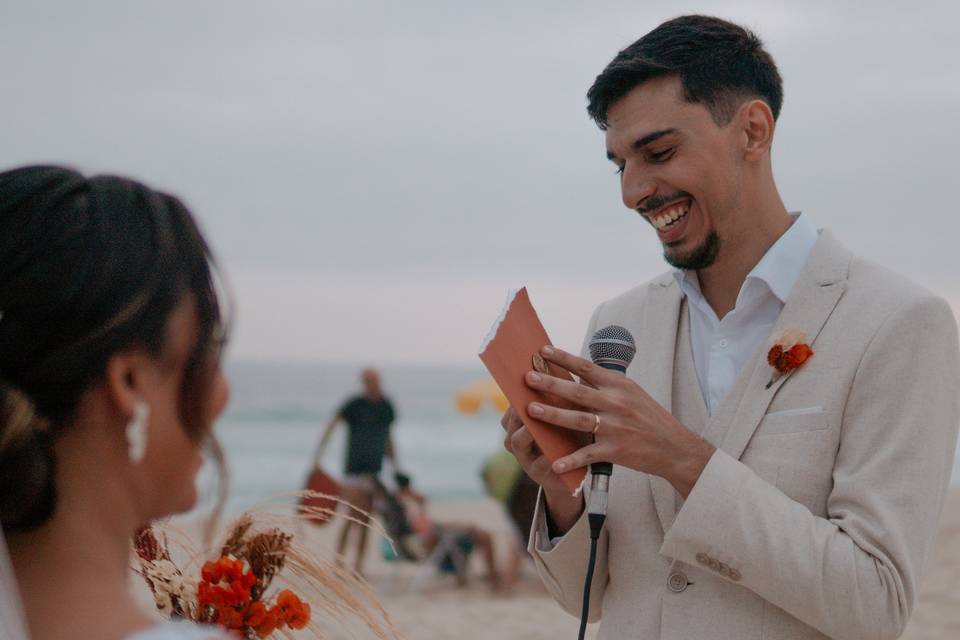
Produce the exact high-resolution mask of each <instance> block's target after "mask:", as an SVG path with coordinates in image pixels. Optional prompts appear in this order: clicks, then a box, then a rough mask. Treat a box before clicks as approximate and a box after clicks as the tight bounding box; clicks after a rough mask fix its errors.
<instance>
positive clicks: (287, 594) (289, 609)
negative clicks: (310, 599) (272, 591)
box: [277, 589, 310, 629]
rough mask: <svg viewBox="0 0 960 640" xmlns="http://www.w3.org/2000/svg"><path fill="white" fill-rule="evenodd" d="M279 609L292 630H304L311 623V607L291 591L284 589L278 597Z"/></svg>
mask: <svg viewBox="0 0 960 640" xmlns="http://www.w3.org/2000/svg"><path fill="white" fill-rule="evenodd" d="M277 607H278V608H279V609H280V612H281V614H282V615H283V620H284V621H285V622H286V623H287V626H289V627H290V628H291V629H303V628H304V627H305V626H307V623H309V622H310V605H309V604H307V603H305V602H303V601H302V600H300V598H298V597H297V595H296V594H295V593H293V592H292V591H290V590H289V589H284V590H283V591H281V592H280V593H279V594H278V595H277Z"/></svg>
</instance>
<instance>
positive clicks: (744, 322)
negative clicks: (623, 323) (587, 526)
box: [540, 213, 818, 551]
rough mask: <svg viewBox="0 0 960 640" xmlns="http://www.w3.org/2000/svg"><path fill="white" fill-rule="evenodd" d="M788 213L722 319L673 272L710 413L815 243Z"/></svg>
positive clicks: (693, 281)
mask: <svg viewBox="0 0 960 640" xmlns="http://www.w3.org/2000/svg"><path fill="white" fill-rule="evenodd" d="M790 215H791V216H793V223H791V225H790V227H789V228H788V229H787V230H786V231H785V232H784V233H783V235H782V236H780V237H779V238H778V239H777V241H776V242H774V243H773V246H771V247H770V248H769V249H768V250H767V252H766V253H765V254H764V255H763V257H762V258H761V259H760V262H758V263H757V265H756V266H755V267H754V268H753V270H751V271H750V273H748V274H747V277H746V279H745V280H744V281H743V285H742V286H741V287H740V293H739V294H738V295H737V302H736V304H735V305H734V308H733V310H732V311H730V312H729V313H728V314H727V315H725V316H724V317H723V319H722V320H721V319H720V318H718V317H717V314H716V313H715V312H714V311H713V307H711V306H710V304H709V303H708V302H707V300H706V298H704V297H703V294H702V293H701V292H700V280H699V279H698V278H697V272H696V271H685V270H682V269H675V270H674V277H676V279H677V283H678V284H679V285H680V291H681V293H682V294H683V295H684V296H686V297H687V302H688V304H687V313H689V314H690V342H691V345H690V347H691V350H692V351H693V363H694V366H695V368H696V370H697V381H698V382H699V383H700V391H701V393H702V394H703V400H704V402H705V403H706V406H707V412H708V413H710V414H711V415H712V414H713V410H714V409H715V408H717V407H719V406H720V403H721V402H722V401H723V398H724V397H725V396H726V395H727V392H728V391H730V387H732V386H733V383H734V382H735V381H736V379H737V376H738V375H739V374H740V370H741V369H742V368H743V365H744V364H746V362H747V360H748V359H749V358H750V356H751V355H752V354H753V352H754V351H755V350H756V348H757V347H758V346H759V345H760V343H761V342H763V341H764V340H766V339H767V337H768V336H769V335H770V332H771V331H772V330H773V327H774V325H775V324H776V323H777V318H779V317H780V312H781V311H783V306H784V305H785V304H786V302H787V298H789V297H790V292H791V291H793V286H794V285H795V284H796V283H797V280H798V279H799V278H800V273H801V272H802V271H803V267H804V265H806V264H807V259H808V258H809V257H810V252H811V251H812V250H813V245H814V244H816V242H817V235H818V234H817V228H816V226H815V225H814V224H813V221H812V220H810V217H809V216H804V215H802V214H800V213H796V214H793V213H791V214H790ZM562 539H563V536H558V537H555V538H550V537H549V536H548V535H547V532H546V531H545V530H541V535H540V540H541V549H542V550H543V551H550V550H551V549H553V547H555V546H556V545H557V544H559V543H560V541H561V540H562Z"/></svg>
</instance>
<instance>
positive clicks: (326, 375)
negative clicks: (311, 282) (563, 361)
mask: <svg viewBox="0 0 960 640" xmlns="http://www.w3.org/2000/svg"><path fill="white" fill-rule="evenodd" d="M361 368H362V367H361V366H360V365H346V364H312V363H297V362H291V363H280V362H274V363H263V362H231V363H228V366H227V374H228V376H229V377H230V382H231V387H232V393H231V401H230V405H229V406H228V408H227V410H226V411H225V412H224V415H223V416H222V417H221V419H220V421H219V422H218V423H217V426H216V434H217V438H218V439H219V441H220V443H221V445H222V447H223V449H224V453H225V456H226V462H227V467H228V471H229V478H230V484H229V487H230V492H229V497H228V500H227V504H226V511H227V513H235V512H237V511H240V510H242V509H245V508H248V507H251V506H253V505H255V504H257V503H259V502H261V501H266V500H276V499H277V497H278V496H281V495H283V494H286V493H289V492H291V491H295V490H298V489H299V488H301V486H302V484H303V481H304V478H305V476H306V474H307V473H308V471H309V470H310V468H311V462H312V458H313V453H314V449H315V447H316V445H317V442H318V441H319V438H320V434H321V433H322V431H323V428H324V426H325V425H326V423H327V422H328V421H329V420H330V418H331V417H332V416H333V415H334V414H335V413H336V411H337V409H338V408H339V407H340V406H341V405H342V404H343V402H344V400H346V398H347V397H349V396H350V395H352V394H354V393H358V392H359V390H360V383H359V373H360V369H361ZM380 372H381V378H382V382H383V388H384V392H385V393H386V394H387V395H388V396H389V397H390V398H391V400H392V401H393V403H394V407H395V409H396V411H397V421H396V422H395V423H394V428H393V437H394V443H395V444H396V447H397V457H398V461H399V466H400V467H401V469H402V470H403V471H404V472H406V473H409V474H410V475H411V476H412V477H413V481H414V486H415V487H416V488H417V489H418V490H420V491H421V492H423V493H425V494H427V495H428V496H429V497H430V498H431V499H433V500H446V499H470V498H479V497H482V496H483V495H484V490H483V484H482V482H481V480H480V468H481V466H482V465H483V462H484V460H485V459H486V458H487V457H488V456H489V455H491V454H493V453H495V452H497V451H499V450H501V449H502V447H503V430H502V429H501V428H500V414H499V413H498V412H496V411H495V410H494V409H493V408H492V407H489V406H488V407H486V408H485V409H484V410H483V411H481V412H480V413H479V414H477V415H472V416H470V415H463V414H460V413H459V412H458V411H457V409H456V407H455V406H454V402H453V399H454V396H455V394H456V392H457V391H458V390H459V389H461V388H462V387H464V386H466V385H468V384H470V383H472V382H475V381H477V380H480V379H483V378H484V377H485V375H486V373H485V370H484V369H483V367H482V365H481V364H480V363H479V362H478V363H477V365H476V366H475V367H470V366H463V367H432V366H384V367H382V368H380ZM345 431H346V429H345V428H344V427H343V426H340V427H339V428H338V429H337V431H336V433H335V436H334V438H333V440H332V441H331V443H330V446H328V448H327V451H326V454H325V456H324V458H323V460H322V463H323V466H324V468H325V469H327V470H328V471H330V472H332V473H334V474H336V475H339V474H340V472H341V471H342V469H343V458H344V445H345V440H346V438H345ZM953 482H954V483H955V484H957V483H960V455H958V456H957V457H955V459H954V470H953ZM201 486H202V487H203V486H205V487H208V488H209V487H210V486H211V483H210V470H209V469H206V470H205V471H204V472H203V473H202V474H201ZM207 494H208V495H207V497H208V499H209V494H210V491H209V490H208V491H207Z"/></svg>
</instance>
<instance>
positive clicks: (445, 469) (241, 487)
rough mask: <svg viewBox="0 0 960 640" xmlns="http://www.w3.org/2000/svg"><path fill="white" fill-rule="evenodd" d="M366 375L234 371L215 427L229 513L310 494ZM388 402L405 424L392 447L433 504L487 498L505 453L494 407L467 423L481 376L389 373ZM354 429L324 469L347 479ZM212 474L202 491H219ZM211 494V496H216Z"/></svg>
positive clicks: (341, 437) (235, 367) (287, 366)
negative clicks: (317, 463)
mask: <svg viewBox="0 0 960 640" xmlns="http://www.w3.org/2000/svg"><path fill="white" fill-rule="evenodd" d="M361 368H362V367H361V366H360V365H345V364H312V363H298V362H291V363H280V362H275V363H263V362H259V363H255V362H231V363H228V365H227V375H228V377H229V378H230V383H231V400H230V404H229V406H228V407H227V410H226V411H225V412H224V414H223V416H222V417H221V418H220V420H219V422H218V423H217V426H216V435H217V439H218V440H219V441H220V444H221V446H222V447H223V450H224V454H225V457H226V462H227V468H228V471H229V479H230V480H229V482H230V484H229V487H230V492H229V497H228V501H227V505H226V510H227V513H232V512H236V511H238V510H242V509H244V508H247V507H250V506H252V505H255V504H256V503H258V502H260V501H264V500H271V499H275V498H276V497H277V496H280V495H282V494H284V493H288V492H291V491H295V490H298V489H300V488H301V487H302V485H303V481H304V478H305V476H306V474H307V473H308V471H309V470H310V469H311V465H312V460H313V454H314V450H315V448H316V446H317V443H318V442H319V439H320V435H321V433H322V432H323V429H324V427H325V425H326V424H327V422H328V421H329V420H330V419H331V417H332V416H333V415H334V414H335V413H336V412H337V409H338V408H339V407H340V406H341V405H342V404H343V403H344V401H345V400H346V399H347V398H348V397H349V396H351V395H353V394H355V393H359V391H360V380H359V374H360V370H361ZM379 371H380V373H381V380H382V385H383V389H384V393H385V394H386V395H387V396H388V397H390V399H391V400H392V401H393V404H394V408H395V409H396V412H397V420H396V422H395V423H394V425H393V438H394V443H395V445H396V448H397V459H398V463H399V466H400V468H401V470H403V471H404V472H406V473H408V474H410V475H411V476H412V477H413V483H414V487H416V488H417V489H418V490H420V491H421V492H423V493H426V494H427V495H428V496H429V497H430V498H431V499H440V500H444V499H468V498H477V497H481V496H483V495H484V491H483V484H482V482H481V479H480V468H481V466H482V465H483V462H484V459H485V458H486V457H487V456H489V455H491V454H493V453H495V452H497V451H498V450H501V449H502V448H503V430H502V429H501V427H500V414H499V413H498V412H496V411H495V410H494V409H493V408H492V407H486V408H485V409H484V410H483V411H481V412H480V413H479V414H477V415H472V416H471V415H463V414H460V413H459V412H458V411H457V409H456V407H455V406H454V396H455V395H456V393H457V391H458V390H459V389H461V388H463V387H465V386H467V385H468V384H470V383H472V382H475V381H477V380H481V379H483V378H484V377H485V375H486V373H485V370H484V369H483V367H482V365H481V364H480V362H479V360H478V362H477V365H476V366H475V367H469V366H464V367H430V366H384V367H380V368H379ZM345 443H346V428H345V426H343V424H342V423H341V426H339V427H338V428H337V430H336V432H335V434H334V438H333V439H332V441H331V442H330V444H329V446H328V447H327V451H326V452H325V455H324V457H323V459H322V464H323V467H324V469H326V470H327V471H329V472H332V473H334V474H335V475H339V474H340V473H341V472H342V470H343V460H344V455H345ZM209 475H210V472H209V469H208V470H205V472H204V473H202V474H201V486H207V487H209V486H210V482H209V480H210V478H209ZM207 493H208V494H209V491H208V492H207Z"/></svg>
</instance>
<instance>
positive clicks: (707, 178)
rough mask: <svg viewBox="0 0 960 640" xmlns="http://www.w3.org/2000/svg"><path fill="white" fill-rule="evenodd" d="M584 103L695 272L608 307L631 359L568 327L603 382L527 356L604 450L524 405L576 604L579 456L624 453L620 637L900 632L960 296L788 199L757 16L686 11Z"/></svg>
mask: <svg viewBox="0 0 960 640" xmlns="http://www.w3.org/2000/svg"><path fill="white" fill-rule="evenodd" d="M838 64H839V65H840V66H841V67H842V61H838ZM587 99H588V107H587V109H588V112H589V114H590V116H591V117H592V118H593V120H594V121H595V122H596V123H597V124H598V125H599V127H600V128H601V129H602V130H603V131H605V133H606V155H607V158H608V159H609V160H610V161H611V162H613V163H614V164H615V165H616V167H617V169H618V173H619V180H620V189H621V193H622V197H623V202H624V204H625V205H626V206H627V208H628V209H631V210H633V211H635V212H637V213H639V214H640V219H641V220H643V221H645V222H646V223H647V224H649V225H650V227H651V228H652V229H653V230H654V233H656V234H657V237H658V239H659V240H660V243H661V245H662V248H663V252H664V258H665V259H666V261H667V262H668V263H669V264H670V265H671V266H672V267H674V269H673V270H672V271H671V272H668V273H665V274H663V275H661V276H659V277H656V278H654V279H653V280H652V281H650V282H648V283H645V284H641V285H640V286H638V287H636V288H634V289H632V290H630V291H628V292H626V293H624V294H622V295H620V296H619V297H617V298H614V299H612V300H609V301H607V302H605V303H603V304H601V305H600V306H599V307H598V308H597V309H596V311H595V312H594V314H593V317H592V319H591V321H590V324H589V327H588V330H587V336H588V338H589V336H591V335H592V334H593V333H594V331H595V330H596V329H598V328H602V327H606V326H607V325H611V324H615V325H621V326H623V327H625V328H626V329H627V330H629V331H630V333H631V334H632V335H633V336H634V338H635V340H636V347H637V352H636V357H635V358H634V360H633V362H632V364H631V366H630V367H629V368H628V369H627V375H626V376H624V375H619V374H617V373H615V372H612V371H607V370H606V369H603V368H600V367H598V366H597V365H594V364H593V363H591V362H590V361H589V360H585V359H583V358H578V357H576V356H573V355H571V354H568V353H565V352H563V351H561V350H559V349H548V348H546V347H544V349H543V350H542V354H543V357H544V358H545V359H546V360H548V361H550V362H552V363H554V364H556V365H558V366H561V367H564V368H565V369H567V370H569V371H571V372H573V373H575V374H577V375H578V376H580V379H581V382H582V383H584V384H577V383H574V382H572V381H565V380H562V379H560V378H557V377H554V376H550V375H546V374H538V373H537V372H535V371H530V372H529V373H528V374H527V384H528V385H529V386H530V387H531V388H533V389H535V390H538V391H543V392H547V393H548V394H549V395H548V396H547V397H550V396H559V397H561V398H563V399H565V400H568V401H571V402H573V403H574V404H575V405H576V406H577V407H578V409H576V410H567V409H561V408H557V407H555V406H551V405H550V404H545V403H537V402H534V403H531V404H530V405H529V406H528V407H527V410H528V411H529V413H530V414H531V415H533V416H536V417H537V418H539V419H541V420H543V421H545V422H547V423H550V424H553V425H557V426H558V427H563V428H567V429H573V430H576V431H581V432H585V433H587V434H592V438H590V440H591V443H590V444H588V445H586V446H584V447H583V448H581V449H579V450H578V451H575V452H574V453H572V454H570V455H568V456H563V457H561V458H559V459H557V460H554V461H553V462H552V463H551V461H549V460H547V459H546V458H545V457H544V456H543V455H542V453H541V452H540V451H539V449H538V448H537V447H536V446H535V444H534V442H533V439H532V437H531V435H530V433H529V432H528V431H527V429H526V428H525V427H524V426H523V424H522V423H521V422H520V420H519V419H518V417H517V415H516V412H515V411H513V410H509V411H508V412H507V413H506V414H505V415H504V418H503V422H502V423H503V426H504V428H505V429H506V431H507V436H506V441H505V445H506V447H507V448H508V450H510V451H511V452H512V453H514V455H515V456H516V457H517V459H518V460H519V462H520V464H521V465H522V466H523V468H524V469H525V470H526V471H527V473H528V474H529V475H530V476H531V477H532V478H533V479H534V480H536V481H537V483H538V484H539V485H540V486H541V492H540V497H539V499H538V504H537V510H536V512H535V515H534V523H533V526H532V530H531V536H530V546H529V549H530V552H531V554H532V555H533V557H534V561H535V562H536V564H537V568H538V570H539V572H540V574H541V577H542V579H543V582H544V583H545V585H546V587H547V588H548V590H549V591H550V593H551V594H552V595H553V596H554V598H556V600H557V601H558V602H560V603H561V605H562V606H563V607H564V608H565V609H566V610H567V611H569V612H570V613H572V614H574V615H576V616H578V617H579V616H580V614H581V605H582V598H583V588H584V583H585V574H586V569H587V554H588V552H589V549H590V526H589V522H588V518H587V517H584V510H585V509H584V498H583V496H581V495H578V496H576V497H574V496H571V494H570V491H569V490H567V489H566V488H565V486H564V484H563V482H562V481H561V478H560V475H559V474H561V473H564V472H567V471H569V470H571V469H577V468H582V467H585V466H586V465H587V464H588V463H590V462H595V461H609V462H612V463H613V464H614V465H615V467H614V472H613V475H612V477H611V478H610V493H609V509H608V512H607V519H606V524H605V526H604V528H603V530H601V531H600V539H599V544H598V549H599V552H598V557H597V564H596V574H595V575H594V577H593V582H592V589H591V591H590V593H589V597H590V610H589V611H590V614H591V619H592V620H596V619H601V624H600V629H599V635H598V636H597V637H598V638H599V639H601V640H604V639H609V638H626V637H631V638H645V639H647V640H653V639H655V638H684V639H689V638H716V639H731V640H733V639H737V640H740V639H744V638H757V639H759V638H764V639H785V638H791V639H794V640H799V639H804V640H814V639H822V638H836V639H853V638H870V639H874V640H877V639H893V638H897V637H899V636H900V635H901V634H902V633H903V631H904V629H905V627H906V625H907V621H908V620H909V618H910V614H911V612H912V610H913V608H914V603H915V601H916V597H917V593H918V592H919V585H920V580H921V577H922V573H923V569H924V566H925V564H926V563H927V561H928V560H929V558H930V553H931V550H932V548H933V541H934V537H935V533H936V529H937V523H938V520H939V517H940V512H941V510H942V508H943V502H944V497H945V494H946V490H947V486H948V483H949V479H950V473H951V469H952V465H953V458H954V452H955V450H956V442H957V427H958V423H960V347H958V340H957V324H956V320H955V318H954V316H953V313H952V311H951V309H950V306H949V305H948V304H947V302H946V301H945V300H943V299H942V298H940V297H938V296H936V295H934V294H932V293H931V292H929V291H928V290H926V289H924V288H922V287H920V286H918V285H916V284H914V283H912V282H910V281H908V280H906V279H904V278H902V277H900V276H898V275H896V274H894V273H893V272H891V271H889V270H887V269H886V268H884V267H881V266H878V265H875V264H872V263H870V262H868V261H866V260H863V259H860V258H858V257H856V256H854V255H853V254H852V253H851V252H850V251H849V250H847V249H846V248H845V247H844V246H843V245H842V244H841V243H840V242H839V241H838V240H837V239H836V238H835V237H834V236H833V235H832V234H831V233H830V232H829V231H827V230H823V229H818V228H817V227H816V226H815V225H814V223H813V221H812V220H811V219H810V216H809V214H807V213H803V214H802V215H801V214H798V213H790V212H788V211H787V209H786V208H785V206H784V204H783V201H782V200H781V198H780V195H779V193H778V190H777V186H776V184H775V182H774V178H773V170H772V162H771V148H772V145H773V138H774V130H775V123H776V120H777V117H778V115H779V113H780V107H781V105H782V101H783V89H782V83H781V78H780V73H779V71H778V70H777V67H776V65H775V64H774V61H773V59H772V58H771V56H770V55H769V53H767V51H766V50H765V49H764V48H763V45H762V43H761V42H760V40H759V39H758V38H757V37H756V36H755V35H754V34H753V33H751V32H750V31H748V30H746V29H744V28H742V27H740V26H738V25H735V24H732V23H730V22H727V21H724V20H720V19H718V18H712V17H707V16H698V15H692V16H683V17H679V18H676V19H673V20H670V21H668V22H665V23H663V24H661V25H660V26H658V27H657V28H656V29H654V30H653V31H651V32H650V33H648V34H647V35H645V36H643V37H642V38H640V39H639V40H637V41H636V42H635V43H633V44H632V45H630V46H629V47H627V48H626V49H624V50H623V51H621V52H619V53H618V54H617V55H616V57H615V58H614V59H613V60H612V61H611V62H610V64H609V65H608V66H607V67H606V68H605V69H604V70H603V72H602V73H600V75H599V76H598V77H597V79H596V81H595V82H594V84H593V86H592V87H591V88H590V90H589V91H588V93H587ZM882 133H883V132H878V134H879V135H882ZM835 151H836V152H837V154H838V155H836V156H833V158H834V161H846V160H848V159H849V154H850V152H851V151H855V149H851V148H849V146H847V147H845V146H844V145H843V141H842V140H838V141H837V149H836V150H835ZM830 157H831V156H827V158H830ZM829 213H830V212H818V215H822V216H824V217H827V216H828V215H829ZM863 215H864V216H867V215H869V214H868V213H866V212H864V213H863ZM905 215H907V217H908V218H909V219H915V218H916V216H910V212H905ZM577 259H580V260H582V259H583V256H582V255H579V254H578V256H577Z"/></svg>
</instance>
